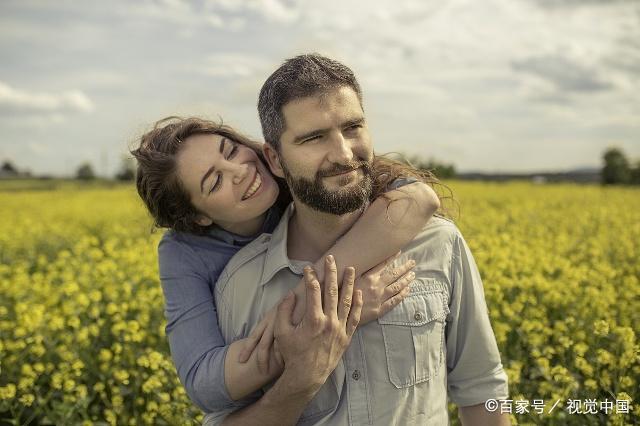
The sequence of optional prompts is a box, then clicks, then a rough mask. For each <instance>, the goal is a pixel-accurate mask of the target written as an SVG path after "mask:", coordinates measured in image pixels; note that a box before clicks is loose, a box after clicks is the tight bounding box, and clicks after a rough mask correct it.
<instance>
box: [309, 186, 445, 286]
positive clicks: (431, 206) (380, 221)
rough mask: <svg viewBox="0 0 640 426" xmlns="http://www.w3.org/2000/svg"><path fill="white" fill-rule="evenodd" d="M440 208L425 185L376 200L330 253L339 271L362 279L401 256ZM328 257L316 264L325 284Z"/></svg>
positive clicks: (319, 277) (430, 189) (387, 194)
mask: <svg viewBox="0 0 640 426" xmlns="http://www.w3.org/2000/svg"><path fill="white" fill-rule="evenodd" d="M438 208H440V201H439V199H438V196H437V194H436V193H435V191H434V190H433V189H432V188H431V187H430V186H428V185H426V184H424V183H422V182H415V183H411V184H408V185H404V186H402V187H400V188H398V189H395V190H392V191H388V192H386V193H385V194H384V195H383V196H380V197H378V198H376V199H375V200H374V201H373V202H372V203H371V205H370V206H369V208H367V210H365V212H364V213H363V214H362V216H360V218H359V219H358V221H357V222H356V223H355V224H354V225H353V226H352V227H351V229H350V230H349V231H348V232H347V233H346V234H344V235H343V236H342V237H341V238H340V239H338V240H337V241H336V243H335V244H334V245H333V246H332V247H331V248H330V249H329V251H328V252H327V253H326V254H332V255H333V256H334V257H335V259H336V264H337V267H338V282H339V283H341V282H342V274H343V273H344V268H346V267H348V266H353V267H354V268H355V269H356V274H358V275H361V274H363V273H364V272H366V271H368V270H369V269H371V268H373V267H374V266H376V265H377V264H379V263H380V262H382V261H383V260H385V259H387V258H388V257H390V256H392V255H393V254H395V253H397V252H398V251H399V250H400V249H401V248H402V247H404V246H405V245H407V244H408V243H409V242H410V241H411V240H413V239H414V238H415V236H416V235H418V233H419V232H420V231H421V230H422V228H424V226H425V225H426V224H427V222H428V221H429V219H431V217H432V216H433V214H434V213H435V212H436V211H437V210H438ZM323 259H324V256H323V257H322V258H320V259H318V261H317V262H316V263H315V264H314V268H315V270H316V271H317V273H318V279H319V280H320V282H322V279H323V278H324V277H323V276H322V274H323V271H324V267H323V266H322V265H323V263H322V262H323Z"/></svg>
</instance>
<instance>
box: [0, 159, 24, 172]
mask: <svg viewBox="0 0 640 426" xmlns="http://www.w3.org/2000/svg"><path fill="white" fill-rule="evenodd" d="M0 170H1V171H2V172H3V174H6V175H17V174H18V173H20V172H19V171H18V168H17V167H16V166H14V165H13V163H12V162H11V160H5V161H4V162H3V163H2V167H0Z"/></svg>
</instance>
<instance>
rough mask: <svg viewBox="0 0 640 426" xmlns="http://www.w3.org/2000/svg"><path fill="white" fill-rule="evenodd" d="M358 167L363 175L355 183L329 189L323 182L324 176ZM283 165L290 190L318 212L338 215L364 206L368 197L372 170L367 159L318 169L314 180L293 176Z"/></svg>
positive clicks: (369, 195) (370, 188)
mask: <svg viewBox="0 0 640 426" xmlns="http://www.w3.org/2000/svg"><path fill="white" fill-rule="evenodd" d="M357 168H360V169H361V170H362V173H363V175H364V176H363V178H362V180H361V181H360V182H359V183H357V184H355V185H351V186H349V187H345V188H340V189H337V190H334V191H330V190H328V189H327V188H325V187H324V185H323V184H322V178H323V177H326V176H333V175H336V174H338V173H344V172H348V171H350V170H354V169H357ZM282 169H283V171H284V177H285V179H286V181H287V184H288V185H289V189H290V190H291V193H292V194H293V195H295V196H296V197H297V198H298V199H299V200H300V201H301V202H303V203H304V204H306V205H307V206H309V207H311V208H312V209H314V210H317V211H319V212H323V213H330V214H334V215H337V216H341V215H344V214H347V213H351V212H354V211H356V210H359V209H361V208H363V207H364V206H365V204H366V202H367V201H369V198H370V197H371V191H372V184H373V178H372V174H373V172H372V168H371V164H370V163H368V162H366V161H357V162H353V163H350V164H349V165H338V164H336V165H335V166H334V167H332V168H331V169H329V170H319V171H318V172H317V173H316V176H315V179H314V180H311V179H307V178H304V177H293V176H292V175H291V173H289V170H288V169H287V167H286V166H285V165H284V164H282Z"/></svg>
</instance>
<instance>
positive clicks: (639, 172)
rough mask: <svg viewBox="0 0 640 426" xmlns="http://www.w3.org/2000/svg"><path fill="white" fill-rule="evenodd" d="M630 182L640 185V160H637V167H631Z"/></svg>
mask: <svg viewBox="0 0 640 426" xmlns="http://www.w3.org/2000/svg"><path fill="white" fill-rule="evenodd" d="M630 182H631V183H632V184H633V185H640V160H638V161H636V165H635V167H633V168H632V169H631V173H630Z"/></svg>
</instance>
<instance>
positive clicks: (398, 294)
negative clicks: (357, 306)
mask: <svg viewBox="0 0 640 426" xmlns="http://www.w3.org/2000/svg"><path fill="white" fill-rule="evenodd" d="M399 255H400V253H397V254H395V255H394V256H391V257H390V258H388V259H387V260H385V261H384V262H382V263H380V264H378V265H377V266H375V267H373V268H372V269H370V270H369V271H367V272H366V273H365V274H363V275H362V276H360V278H358V279H357V280H356V283H355V288H356V289H358V290H360V291H362V298H363V301H364V304H363V305H362V314H361V316H360V325H363V324H367V323H368V322H370V321H373V320H375V319H377V318H380V317H381V316H383V315H384V314H386V313H387V312H389V311H390V310H391V309H393V307H394V306H396V305H397V304H398V303H400V302H402V300H403V299H404V298H405V297H406V296H407V295H408V294H409V292H410V291H411V289H410V288H409V284H410V283H411V281H413V279H414V278H415V274H414V272H413V268H414V267H415V266H416V262H415V261H414V260H413V259H411V260H409V261H407V262H405V263H404V264H403V265H400V266H398V267H393V265H392V263H393V261H394V260H395V259H396V258H397V257H398V256H399Z"/></svg>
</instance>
